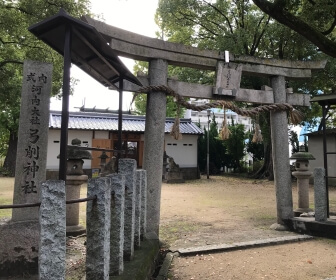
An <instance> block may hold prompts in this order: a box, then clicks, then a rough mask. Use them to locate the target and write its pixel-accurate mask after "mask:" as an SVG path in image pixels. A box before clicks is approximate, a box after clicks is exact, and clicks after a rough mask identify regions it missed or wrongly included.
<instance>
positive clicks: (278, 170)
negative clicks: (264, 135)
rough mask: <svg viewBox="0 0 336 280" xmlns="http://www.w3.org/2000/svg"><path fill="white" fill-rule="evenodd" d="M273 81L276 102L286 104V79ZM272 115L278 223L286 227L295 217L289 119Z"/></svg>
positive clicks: (279, 114) (283, 112)
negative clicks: (290, 161)
mask: <svg viewBox="0 0 336 280" xmlns="http://www.w3.org/2000/svg"><path fill="white" fill-rule="evenodd" d="M271 81H272V88H273V94H274V102H275V103H285V102H286V101H287V100H286V99H287V96H286V82H285V77H283V76H275V77H272V80H271ZM270 115H271V137H272V157H273V171H274V185H275V193H276V204H277V223H278V224H280V225H284V220H287V219H289V218H292V217H293V215H294V213H293V198H292V182H291V173H290V164H289V145H288V119H287V112H286V111H272V112H271V113H270Z"/></svg>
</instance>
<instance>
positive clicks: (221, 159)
mask: <svg viewBox="0 0 336 280" xmlns="http://www.w3.org/2000/svg"><path fill="white" fill-rule="evenodd" d="M198 126H199V127H200V124H199V123H198ZM208 132H209V173H210V174H217V173H219V171H220V169H221V167H223V166H224V163H225V160H226V158H227V156H226V147H225V145H224V142H223V141H222V140H221V139H219V138H218V130H217V122H216V119H215V116H213V118H212V120H211V121H210V126H209V131H208V130H207V128H206V127H204V134H203V135H202V136H200V137H199V138H198V165H199V168H200V170H201V172H206V167H207V166H206V164H207V143H208V142H207V141H208Z"/></svg>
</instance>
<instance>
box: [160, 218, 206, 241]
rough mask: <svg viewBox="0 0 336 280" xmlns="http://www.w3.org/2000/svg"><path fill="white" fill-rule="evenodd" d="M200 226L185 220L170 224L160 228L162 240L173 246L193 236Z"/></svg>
mask: <svg viewBox="0 0 336 280" xmlns="http://www.w3.org/2000/svg"><path fill="white" fill-rule="evenodd" d="M200 226H201V225H198V224H196V223H191V222H188V221H183V220H177V221H173V222H169V223H167V224H163V225H161V226H160V239H162V240H164V242H165V243H167V244H172V243H174V242H175V241H176V240H179V239H181V237H183V236H185V235H189V234H191V233H192V232H194V231H195V230H197V228H198V227H200Z"/></svg>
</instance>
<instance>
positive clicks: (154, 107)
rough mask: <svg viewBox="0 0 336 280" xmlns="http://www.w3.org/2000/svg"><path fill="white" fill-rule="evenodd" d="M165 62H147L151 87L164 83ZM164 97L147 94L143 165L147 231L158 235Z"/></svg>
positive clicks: (164, 118) (165, 77)
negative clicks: (145, 185)
mask: <svg viewBox="0 0 336 280" xmlns="http://www.w3.org/2000/svg"><path fill="white" fill-rule="evenodd" d="M167 78H168V64H167V61H165V60H162V59H154V60H151V61H150V62H149V81H150V85H151V86H159V85H167ZM166 105H167V98H166V94H165V93H164V92H152V93H148V94H147V107H146V128H145V143H144V159H143V167H144V169H145V170H146V171H147V230H146V231H147V232H155V233H156V234H157V236H159V225H160V200H161V185H162V162H163V152H164V132H165V121H166Z"/></svg>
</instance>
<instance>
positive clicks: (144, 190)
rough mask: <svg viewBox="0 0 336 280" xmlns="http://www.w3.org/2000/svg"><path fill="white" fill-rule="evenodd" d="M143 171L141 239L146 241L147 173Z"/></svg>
mask: <svg viewBox="0 0 336 280" xmlns="http://www.w3.org/2000/svg"><path fill="white" fill-rule="evenodd" d="M141 171H142V182H141V217H140V237H141V240H143V239H144V236H145V234H146V230H147V172H146V170H141Z"/></svg>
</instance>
